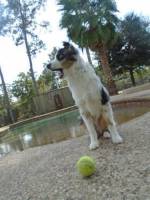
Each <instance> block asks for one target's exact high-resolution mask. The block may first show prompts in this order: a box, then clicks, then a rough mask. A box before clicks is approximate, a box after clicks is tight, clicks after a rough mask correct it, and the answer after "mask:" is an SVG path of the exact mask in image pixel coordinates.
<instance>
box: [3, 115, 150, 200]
mask: <svg viewBox="0 0 150 200" xmlns="http://www.w3.org/2000/svg"><path fill="white" fill-rule="evenodd" d="M118 129H119V132H120V134H121V135H122V136H123V138H124V143H123V144H119V145H114V144H112V143H111V141H110V140H106V139H102V140H100V148H99V149H97V150H95V151H89V149H88V136H87V135H85V136H82V137H79V138H75V139H71V140H67V141H63V142H60V143H55V144H50V145H46V146H41V147H35V148H32V149H28V150H25V151H23V152H17V153H12V154H9V155H7V156H5V157H2V158H0V200H149V199H150V112H149V113H146V114H144V115H143V116H141V117H138V118H135V119H133V120H131V121H129V122H127V123H124V124H122V125H120V126H119V127H118ZM82 155H89V156H92V157H93V158H94V159H95V160H96V168H97V171H96V173H95V174H94V175H93V176H92V177H91V178H88V179H83V178H82V177H81V176H79V175H78V173H77V171H76V166H75V165H76V162H77V160H78V159H79V158H80V157H81V156H82Z"/></svg>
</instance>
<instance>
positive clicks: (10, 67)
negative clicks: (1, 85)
mask: <svg viewBox="0 0 150 200" xmlns="http://www.w3.org/2000/svg"><path fill="white" fill-rule="evenodd" d="M48 2H49V3H48V5H47V8H46V11H44V12H43V14H42V16H41V17H42V18H43V19H46V20H49V22H50V26H51V32H50V33H47V34H46V33H40V37H41V38H42V39H43V41H44V42H46V44H47V50H46V51H45V52H42V53H40V54H38V55H37V56H36V58H34V60H33V63H34V71H35V72H36V74H37V75H39V74H40V73H41V71H42V70H43V63H44V62H46V61H47V59H48V56H47V55H48V53H49V52H50V51H51V50H52V49H53V47H54V46H56V47H59V45H61V43H62V41H64V40H67V36H66V32H65V30H60V29H59V19H60V13H59V12H58V11H57V9H58V8H57V6H56V0H48ZM116 2H117V6H118V10H119V11H120V12H119V16H120V17H123V16H124V15H125V14H127V13H128V12H131V11H134V12H135V13H137V14H142V15H144V16H149V17H150V0H116ZM0 65H1V68H2V71H3V74H4V78H5V81H6V83H12V81H14V80H15V79H16V78H17V75H18V74H19V72H27V71H28V70H29V64H28V59H27V57H26V53H25V48H24V46H19V47H16V46H15V45H14V43H13V41H12V39H11V38H8V37H0Z"/></svg>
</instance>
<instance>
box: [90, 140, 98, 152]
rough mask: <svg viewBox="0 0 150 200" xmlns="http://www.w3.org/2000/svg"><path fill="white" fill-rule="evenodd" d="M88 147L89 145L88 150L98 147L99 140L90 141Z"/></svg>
mask: <svg viewBox="0 0 150 200" xmlns="http://www.w3.org/2000/svg"><path fill="white" fill-rule="evenodd" d="M89 147H90V150H94V149H97V148H98V147H99V142H98V141H97V142H92V143H91V144H90V146H89Z"/></svg>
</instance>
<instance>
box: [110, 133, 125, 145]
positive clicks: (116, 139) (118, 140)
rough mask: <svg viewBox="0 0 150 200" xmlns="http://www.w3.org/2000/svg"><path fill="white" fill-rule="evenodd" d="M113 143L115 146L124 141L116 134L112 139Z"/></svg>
mask: <svg viewBox="0 0 150 200" xmlns="http://www.w3.org/2000/svg"><path fill="white" fill-rule="evenodd" d="M112 142H113V143H114V144H120V143H122V142H123V139H122V137H121V136H120V135H119V134H116V135H115V136H113V137H112Z"/></svg>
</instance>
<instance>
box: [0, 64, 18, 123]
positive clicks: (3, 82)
mask: <svg viewBox="0 0 150 200" xmlns="http://www.w3.org/2000/svg"><path fill="white" fill-rule="evenodd" d="M0 77H1V81H2V87H3V92H4V102H5V107H6V110H7V113H8V116H9V118H10V119H11V122H12V123H14V122H15V119H14V116H13V112H12V109H11V105H10V101H9V96H8V92H7V88H6V84H5V81H4V77H3V73H2V70H1V67H0Z"/></svg>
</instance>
